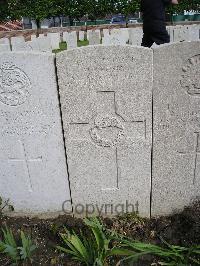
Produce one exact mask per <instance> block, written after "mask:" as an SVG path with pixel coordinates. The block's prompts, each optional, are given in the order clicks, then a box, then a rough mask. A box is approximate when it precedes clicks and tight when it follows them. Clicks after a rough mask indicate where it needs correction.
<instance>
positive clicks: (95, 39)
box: [89, 31, 100, 45]
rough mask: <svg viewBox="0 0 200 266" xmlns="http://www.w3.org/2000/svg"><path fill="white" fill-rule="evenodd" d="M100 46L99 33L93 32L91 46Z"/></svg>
mask: <svg viewBox="0 0 200 266" xmlns="http://www.w3.org/2000/svg"><path fill="white" fill-rule="evenodd" d="M97 44H100V38H99V32H96V31H91V32H90V34H89V45H97Z"/></svg>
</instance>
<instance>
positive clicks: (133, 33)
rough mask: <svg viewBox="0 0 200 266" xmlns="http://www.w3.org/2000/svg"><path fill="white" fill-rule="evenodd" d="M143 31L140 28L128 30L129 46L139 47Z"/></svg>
mask: <svg viewBox="0 0 200 266" xmlns="http://www.w3.org/2000/svg"><path fill="white" fill-rule="evenodd" d="M142 37H143V30H142V29H141V28H135V29H134V28H132V29H129V43H130V44H131V45H137V46H141V43H142Z"/></svg>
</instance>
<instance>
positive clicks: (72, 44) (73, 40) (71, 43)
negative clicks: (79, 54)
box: [67, 31, 77, 50]
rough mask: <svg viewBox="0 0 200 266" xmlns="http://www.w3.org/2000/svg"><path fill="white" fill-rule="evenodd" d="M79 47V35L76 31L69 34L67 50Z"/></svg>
mask: <svg viewBox="0 0 200 266" xmlns="http://www.w3.org/2000/svg"><path fill="white" fill-rule="evenodd" d="M76 47H77V33H76V31H72V32H69V34H68V37H67V49H68V50H69V49H73V48H76Z"/></svg>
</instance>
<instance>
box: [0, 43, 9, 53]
mask: <svg viewBox="0 0 200 266" xmlns="http://www.w3.org/2000/svg"><path fill="white" fill-rule="evenodd" d="M6 51H7V52H8V51H10V45H8V44H0V52H6Z"/></svg>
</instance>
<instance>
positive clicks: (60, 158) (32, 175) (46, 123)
mask: <svg viewBox="0 0 200 266" xmlns="http://www.w3.org/2000/svg"><path fill="white" fill-rule="evenodd" d="M33 73H34V74H33ZM8 77H9V79H8ZM45 77H46V78H45ZM47 77H48V78H47ZM0 123H1V125H4V126H2V127H1V128H0V169H1V171H0V195H1V197H3V198H5V199H8V198H9V199H10V202H11V203H12V204H13V206H14V208H15V211H16V212H22V213H40V212H54V211H61V210H62V203H63V201H65V200H70V193H69V186H68V175H67V168H66V161H65V152H64V145H63V136H62V128H61V119H60V110H59V102H58V94H57V84H56V76H55V66H54V57H53V55H48V54H42V53H32V54H31V53H21V52H18V53H14V52H12V53H5V54H1V56H0ZM68 206H70V205H68Z"/></svg>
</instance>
